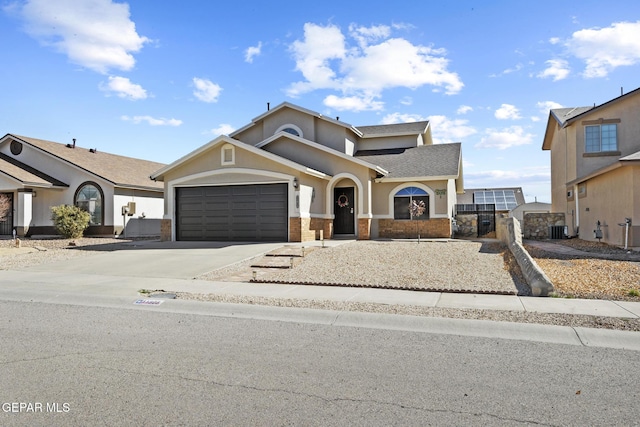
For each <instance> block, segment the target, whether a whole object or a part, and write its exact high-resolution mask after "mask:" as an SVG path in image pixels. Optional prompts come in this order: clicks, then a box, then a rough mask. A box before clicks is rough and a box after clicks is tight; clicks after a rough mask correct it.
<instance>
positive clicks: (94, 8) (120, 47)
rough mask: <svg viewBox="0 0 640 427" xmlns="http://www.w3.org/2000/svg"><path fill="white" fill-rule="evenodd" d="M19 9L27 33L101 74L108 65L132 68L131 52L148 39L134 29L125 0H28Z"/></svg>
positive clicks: (109, 67) (117, 67)
mask: <svg viewBox="0 0 640 427" xmlns="http://www.w3.org/2000/svg"><path fill="white" fill-rule="evenodd" d="M20 12H21V16H22V17H23V19H24V21H25V29H26V31H27V33H28V34H29V35H30V36H32V37H34V38H36V39H37V40H39V41H40V42H41V43H42V44H44V45H46V46H52V47H54V48H55V49H56V50H57V51H59V52H61V53H63V54H65V55H67V57H68V58H69V60H70V61H71V62H73V63H75V64H78V65H81V66H83V67H86V68H89V69H92V70H94V71H97V72H99V73H103V74H106V73H107V72H108V71H109V70H110V69H112V68H116V69H119V70H125V71H126V70H130V69H132V68H133V66H134V65H135V59H134V57H133V55H132V54H133V53H137V52H139V51H140V50H141V49H142V47H143V46H144V44H145V43H148V42H149V41H150V40H149V39H148V38H146V37H144V36H140V35H139V34H138V33H137V32H136V25H135V23H134V22H133V21H131V19H130V13H129V5H128V4H126V3H114V2H112V1H111V0H57V1H51V0H28V1H27V2H26V3H25V4H24V6H22V8H21V11H20Z"/></svg>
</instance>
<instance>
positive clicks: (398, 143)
mask: <svg viewBox="0 0 640 427" xmlns="http://www.w3.org/2000/svg"><path fill="white" fill-rule="evenodd" d="M418 145H422V135H419V136H418V137H416V135H405V136H394V137H389V136H385V137H383V138H362V139H360V140H359V142H358V144H357V149H358V150H382V149H389V148H408V147H417V146H418Z"/></svg>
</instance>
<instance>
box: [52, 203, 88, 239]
mask: <svg viewBox="0 0 640 427" xmlns="http://www.w3.org/2000/svg"><path fill="white" fill-rule="evenodd" d="M51 212H52V214H51V219H52V220H53V225H54V227H55V228H56V231H58V233H60V234H62V235H63V236H64V237H66V238H68V239H77V238H79V237H82V233H84V230H86V229H87V227H88V226H89V220H90V219H91V215H90V214H89V212H87V211H83V210H82V209H80V208H79V207H77V206H70V205H60V206H52V207H51Z"/></svg>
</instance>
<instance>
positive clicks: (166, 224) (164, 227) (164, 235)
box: [160, 219, 171, 242]
mask: <svg viewBox="0 0 640 427" xmlns="http://www.w3.org/2000/svg"><path fill="white" fill-rule="evenodd" d="M169 240H171V220H170V219H162V220H160V241H161V242H168V241H169Z"/></svg>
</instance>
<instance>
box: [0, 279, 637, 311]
mask: <svg viewBox="0 0 640 427" xmlns="http://www.w3.org/2000/svg"><path fill="white" fill-rule="evenodd" d="M0 282H1V283H2V286H1V287H0V289H1V290H2V294H1V295H0V298H4V299H7V298H8V299H12V298H11V297H12V296H14V297H17V296H19V295H28V296H29V298H31V299H32V300H36V301H43V298H44V299H46V300H51V299H55V300H59V301H64V299H65V298H66V297H72V296H74V295H80V296H84V297H99V296H117V297H129V298H131V299H137V298H141V297H143V296H144V295H141V294H139V293H138V291H139V290H141V289H146V290H150V291H159V290H162V291H165V292H187V293H194V294H214V295H221V296H225V295H227V296H251V297H266V298H277V299H297V300H325V301H336V302H346V303H349V302H360V303H375V304H389V305H407V306H409V305H411V306H423V307H443V308H455V309H478V310H507V311H517V312H532V313H566V314H577V315H589V316H605V317H618V318H629V319H637V318H639V317H640V302H627V301H607V300H590V299H564V298H540V297H523V296H515V295H484V294H465V293H443V292H418V291H405V290H395V289H374V288H349V287H336V286H308V285H307V286H305V285H282V284H269V283H244V282H212V281H205V280H189V279H179V278H148V277H130V276H109V275H100V274H83V273H69V272H40V271H10V270H0Z"/></svg>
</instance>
